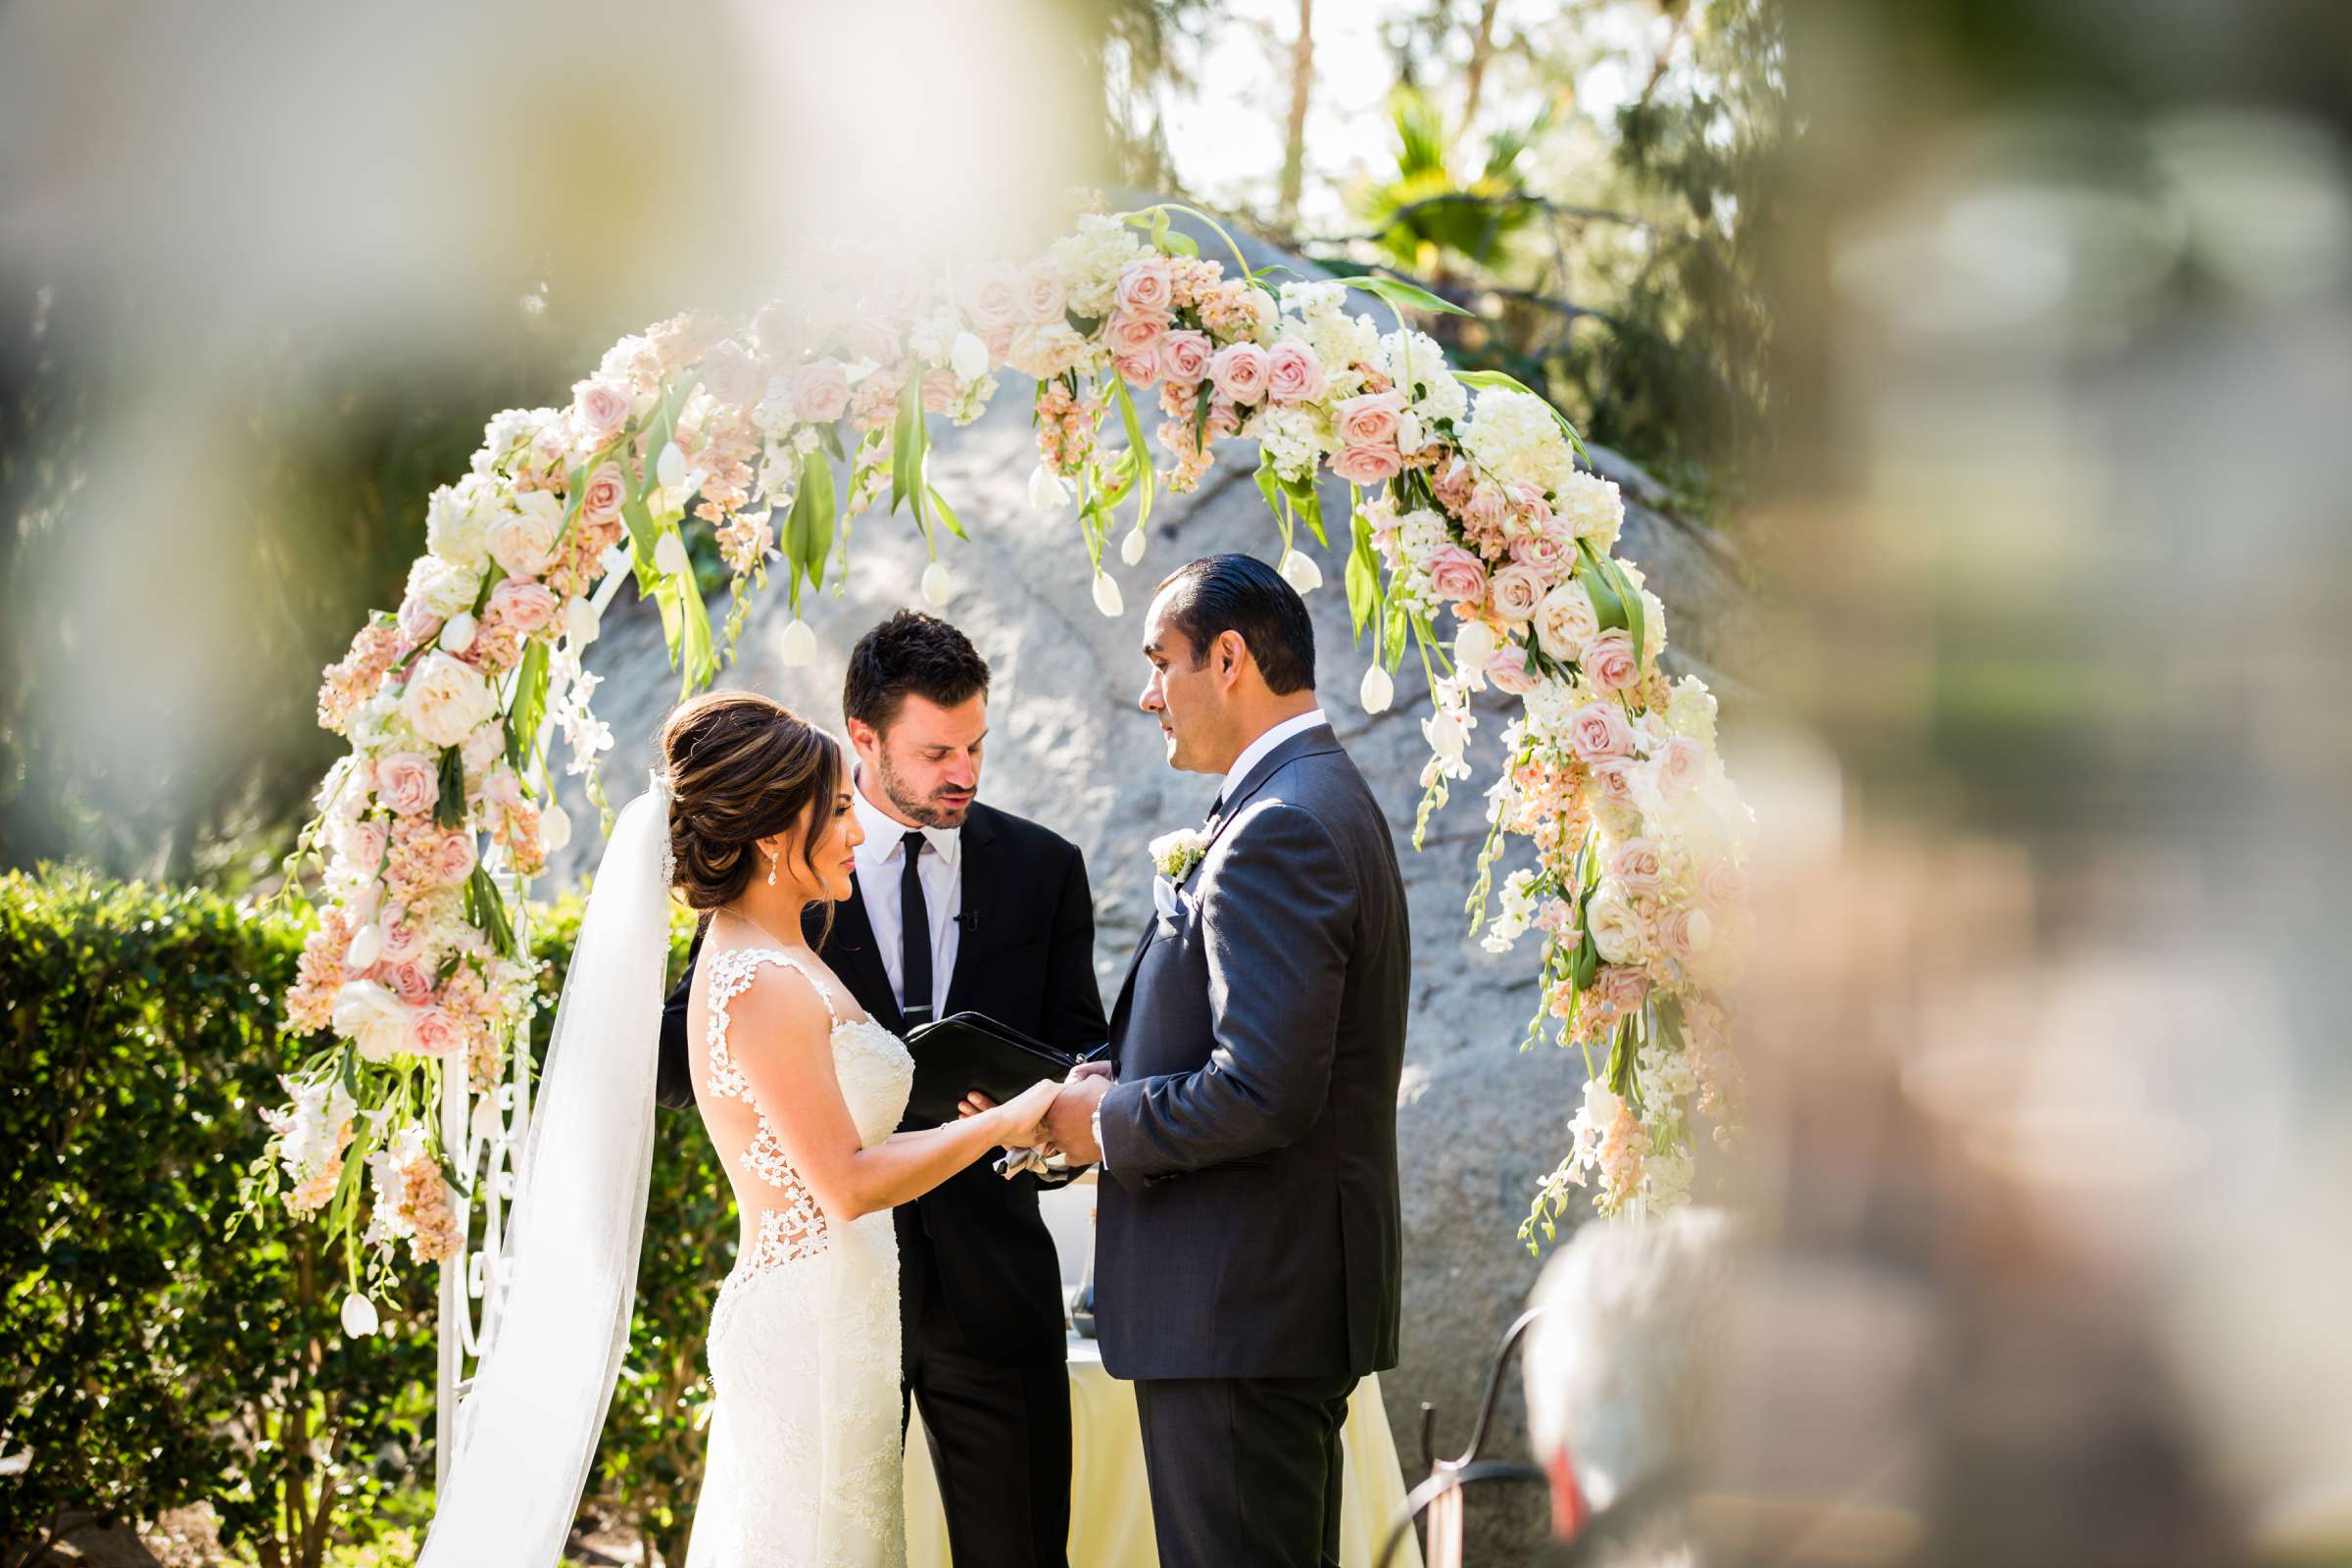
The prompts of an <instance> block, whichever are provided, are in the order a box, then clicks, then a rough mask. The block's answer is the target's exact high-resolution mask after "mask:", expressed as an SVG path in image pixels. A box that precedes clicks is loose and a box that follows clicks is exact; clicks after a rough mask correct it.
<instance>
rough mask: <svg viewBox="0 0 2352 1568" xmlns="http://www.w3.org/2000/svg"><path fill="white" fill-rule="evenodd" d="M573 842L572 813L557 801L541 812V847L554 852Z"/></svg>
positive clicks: (548, 804) (550, 803)
mask: <svg viewBox="0 0 2352 1568" xmlns="http://www.w3.org/2000/svg"><path fill="white" fill-rule="evenodd" d="M570 842H571V813H570V812H569V811H566V810H564V808H562V807H561V806H558V805H557V804H556V803H555V802H553V801H550V802H548V803H547V809H546V810H544V811H541V812H540V813H539V847H540V848H541V849H543V850H545V851H547V852H548V853H549V854H551V855H552V854H554V853H555V852H556V851H558V850H560V849H562V848H563V847H564V845H566V844H569V843H570Z"/></svg>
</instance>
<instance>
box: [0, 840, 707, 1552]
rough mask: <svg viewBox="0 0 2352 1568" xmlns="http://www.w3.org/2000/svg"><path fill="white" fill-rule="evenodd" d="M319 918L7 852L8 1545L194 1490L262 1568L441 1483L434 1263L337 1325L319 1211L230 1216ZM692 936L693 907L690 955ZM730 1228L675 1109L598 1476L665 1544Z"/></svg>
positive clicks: (3, 1292) (1, 1180)
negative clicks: (288, 1004) (359, 1316)
mask: <svg viewBox="0 0 2352 1568" xmlns="http://www.w3.org/2000/svg"><path fill="white" fill-rule="evenodd" d="M577 926H578V909H577V907H576V905H574V906H568V907H565V906H559V907H555V908H552V909H548V910H543V911H540V912H539V913H538V914H537V915H535V917H534V924H533V946H534V949H535V950H536V951H537V953H538V954H539V956H541V957H543V958H546V959H548V960H550V962H549V965H548V967H547V969H546V970H545V972H544V975H543V980H542V983H543V985H544V986H545V988H546V991H547V994H548V996H549V998H550V1000H551V1002H552V998H553V995H554V992H555V990H556V988H557V985H558V984H559V982H560V979H561V976H562V973H563V968H564V960H565V958H566V957H567V956H568V954H569V951H570V944H571V940H572V937H573V935H574V934H575V932H576V930H577ZM302 935H303V931H302V927H301V926H300V925H299V924H298V923H297V922H296V921H294V920H292V919H290V918H285V917H279V916H255V915H251V914H248V913H244V912H241V911H239V910H237V909H236V908H235V907H232V906H230V905H228V904H227V903H225V902H223V901H221V900H220V899H218V898H215V897H212V896H210V895H207V894H203V893H196V892H188V891H172V890H159V889H155V888H149V887H144V886H138V885H123V884H117V883H111V882H106V881H103V880H100V879H98V878H95V877H92V876H89V875H87V874H85V873H82V872H78V871H61V870H55V869H50V868H44V869H43V870H42V871H41V872H40V873H39V874H37V875H34V876H26V875H23V874H21V873H9V874H6V875H0V1020H4V1028H5V1038H6V1041H7V1052H8V1060H7V1070H6V1073H5V1075H4V1076H0V1150H4V1151H6V1153H5V1155H0V1201H5V1202H6V1204H7V1211H8V1215H9V1223H8V1224H7V1225H6V1227H4V1228H0V1344H5V1345H6V1346H7V1347H8V1353H7V1355H6V1356H5V1357H4V1358H0V1568H20V1565H23V1564H28V1563H33V1562H37V1561H39V1560H40V1558H41V1557H42V1556H43V1555H44V1554H45V1552H46V1550H47V1546H48V1544H49V1542H50V1540H51V1538H52V1537H53V1536H54V1534H55V1532H56V1531H57V1530H58V1529H59V1527H60V1526H61V1524H63V1523H64V1522H65V1521H66V1520H68V1519H69V1518H72V1517H74V1516H78V1515H96V1516H97V1517H98V1518H99V1519H101V1520H104V1521H111V1520H114V1519H120V1518H129V1519H146V1518H153V1517H154V1516H155V1515H157V1514H159V1513H162V1512H163V1511H165V1510H167V1509H170V1508H173V1507H178V1506H182V1505H185V1504H188V1503H191V1502H195V1501H199V1500H206V1501H210V1502H211V1503H212V1504H213V1506H214V1507H215V1509H216V1510H217V1511H218V1513H219V1515H220V1517H221V1534H222V1538H223V1540H224V1541H225V1542H227V1543H228V1544H231V1545H232V1546H234V1547H236V1548H238V1549H239V1550H240V1551H242V1552H249V1553H250V1554H251V1555H253V1556H254V1557H256V1558H258V1559H259V1560H260V1561H261V1562H263V1563H264V1564H267V1565H269V1568H296V1565H300V1568H316V1565H317V1564H318V1563H319V1562H320V1560H321V1559H322V1557H323V1555H324V1552H325V1548H326V1546H327V1545H328V1544H329V1542H330V1541H331V1540H334V1539H342V1540H346V1541H350V1540H363V1541H364V1540H367V1539H368V1538H369V1537H370V1535H371V1534H372V1532H373V1531H374V1529H375V1528H376V1526H377V1524H378V1522H379V1521H380V1520H382V1519H384V1518H386V1517H387V1516H388V1515H396V1514H398V1515H405V1514H410V1513H413V1512H414V1510H413V1509H412V1508H397V1507H392V1506H389V1505H390V1504H391V1502H392V1495H393V1494H394V1493H396V1492H400V1491H403V1490H405V1489H409V1488H414V1487H417V1486H419V1485H423V1486H429V1485H430V1482H431V1476H432V1446H431V1445H432V1441H433V1433H434V1410H433V1396H434V1382H433V1380H434V1370H435V1363H434V1340H433V1329H434V1299H435V1284H436V1278H437V1271H436V1270H432V1269H411V1270H410V1271H409V1273H410V1278H409V1279H408V1281H407V1283H406V1284H405V1286H404V1287H403V1290H404V1295H403V1297H402V1298H401V1299H400V1300H399V1301H398V1302H397V1303H394V1307H395V1309H394V1310H389V1311H387V1312H386V1313H385V1332H384V1333H383V1334H381V1335H379V1336H377V1337H376V1338H373V1339H369V1340H364V1341H353V1340H349V1339H346V1338H345V1337H344V1336H343V1335H342V1333H341V1330H340V1328H339V1327H338V1323H337V1309H338V1306H339V1303H340V1301H341V1298H342V1293H343V1288H344V1282H343V1276H342V1271H341V1268H340V1266H339V1259H337V1258H334V1257H330V1256H329V1255H328V1253H327V1251H326V1250H325V1249H324V1248H322V1247H321V1246H320V1245H319V1238H318V1237H317V1234H316V1233H315V1231H313V1230H312V1229H311V1228H309V1227H304V1226H298V1225H293V1224H290V1223H288V1221H287V1219H286V1218H285V1216H284V1215H283V1214H282V1212H273V1213H270V1214H268V1215H265V1216H263V1217H262V1218H261V1219H260V1220H259V1221H258V1222H257V1221H255V1220H254V1219H252V1218H246V1219H244V1220H242V1221H241V1222H238V1219H237V1216H238V1202H237V1185H238V1181H239V1179H240V1177H241V1176H242V1175H243V1174H244V1171H245V1169H246V1167H247V1166H248V1165H250V1164H251V1163H252V1161H253V1160H254V1158H255V1156H256V1155H257V1154H259V1152H261V1147H262V1143H263V1140H264V1138H265V1136H266V1133H265V1130H264V1128H263V1127H262V1125H261V1122H260V1120H259V1116H258V1112H259V1110H260V1109H261V1108H262V1107H263V1106H266V1105H270V1104H274V1103H278V1101H279V1100H280V1099H281V1098H282V1096H281V1093H280V1090H279V1088H278V1084H277V1075H278V1074H279V1073H280V1072H283V1071H285V1070H287V1069H288V1068H290V1067H291V1066H292V1065H293V1064H294V1063H295V1062H296V1061H298V1060H299V1059H300V1058H301V1057H302V1055H303V1054H304V1047H303V1046H302V1045H301V1044H300V1043H298V1042H296V1041H294V1040H291V1039H289V1038H287V1036H286V1035H285V1034H284V1032H283V1027H282V1019H281V1017H280V1014H279V1007H278V999H279V997H280V996H281V995H282V993H283V992H284V989H285V987H286V985H287V983H288V982H289V981H290V980H291V979H292V977H293V973H294V964H295V959H296V956H297V955H298V954H299V952H300V950H301V940H302ZM684 942H685V928H684V927H683V925H681V926H680V928H679V930H678V932H677V940H676V944H675V947H674V949H673V953H672V960H673V964H675V963H679V962H682V961H683V957H684ZM553 1011H554V1009H553V1007H552V1005H551V1006H548V1007H545V1008H542V1009H541V1013H540V1017H539V1022H538V1026H537V1028H538V1036H539V1038H538V1041H537V1042H536V1043H537V1044H539V1045H541V1046H544V1043H545V1034H546V1030H547V1028H548V1026H549V1024H550V1022H551V1021H552V1016H553ZM733 1244H734V1227H733V1223H732V1207H731V1201H730V1200H729V1198H728V1196H727V1192H726V1186H725V1181H724V1177H723V1175H722V1174H721V1172H720V1171H719V1169H718V1166H717V1164H716V1161H715V1159H714V1158H713V1157H712V1155H711V1150H710V1145H709V1141H708V1140H707V1139H705V1138H704V1137H703V1135H702V1131H701V1128H700V1127H699V1125H697V1124H696V1122H695V1120H694V1119H693V1118H692V1117H679V1116H664V1117H662V1124H661V1137H660V1140H659V1144H658V1148H657V1152H656V1156H655V1171H654V1188H653V1200H652V1203H651V1205H650V1207H649V1209H648V1213H647V1219H646V1246H645V1262H644V1266H643V1268H642V1270H641V1273H640V1277H639V1288H638V1314H637V1319H636V1323H635V1326H634V1331H633V1337H632V1344H631V1348H630V1354H629V1357H628V1361H627V1365H626V1367H625V1369H624V1370H623V1372H622V1375H621V1383H620V1387H619V1390H618V1392H617V1393H616V1394H615V1396H614V1398H613V1413H612V1416H611V1418H610V1420H609V1421H608V1423H607V1426H606V1434H605V1444H604V1447H603V1449H602V1451H601V1452H600V1454H599V1455H598V1459H597V1465H596V1469H595V1472H594V1475H593V1478H592V1481H591V1490H592V1495H593V1497H594V1499H595V1501H596V1502H597V1504H598V1507H599V1511H600V1512H602V1513H604V1514H606V1515H608V1516H619V1517H621V1518H624V1519H627V1520H630V1521H633V1522H634V1523H636V1524H637V1525H638V1526H639V1527H640V1528H641V1529H643V1530H644V1531H645V1532H646V1534H647V1535H648V1536H649V1537H650V1538H651V1539H652V1541H653V1542H654V1544H656V1545H657V1547H658V1548H660V1549H661V1550H662V1553H663V1555H664V1556H666V1557H667V1558H668V1559H669V1560H670V1561H672V1562H675V1561H677V1560H679V1558H680V1557H681V1556H682V1555H683V1551H682V1548H683V1545H684V1542H685V1534H686V1530H687V1528H688V1525H689V1523H690V1521H691V1510H692V1503H693V1497H694V1495H695V1492H696V1490H697V1487H698V1485H699V1462H700V1457H699V1456H700V1452H701V1447H702V1439H701V1434H700V1431H699V1424H700V1419H701V1415H702V1404H703V1402H704V1401H705V1400H706V1399H707V1398H708V1397H709V1389H708V1386H707V1385H706V1384H705V1382H704V1379H703V1360H702V1342H703V1331H704V1327H705V1325H706V1324H707V1323H708V1322H709V1316H710V1309H711V1301H712V1299H713V1298H714V1297H715V1296H716V1294H717V1289H718V1283H719V1280H720V1278H721V1277H722V1276H723V1275H724V1274H725V1272H726V1269H727V1267H728V1265H729V1263H730V1261H731V1259H732V1253H733Z"/></svg>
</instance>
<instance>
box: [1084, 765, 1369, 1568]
mask: <svg viewBox="0 0 2352 1568" xmlns="http://www.w3.org/2000/svg"><path fill="white" fill-rule="evenodd" d="M1207 835H1208V848H1207V852H1206V855H1205V857H1204V858H1202V859H1201V862H1200V864H1199V865H1198V866H1197V867H1196V868H1195V869H1194V870H1193V871H1192V873H1191V874H1190V875H1189V876H1188V877H1187V878H1186V879H1185V881H1184V882H1183V884H1182V885H1181V889H1180V906H1179V907H1178V908H1177V909H1176V910H1175V911H1174V912H1173V913H1172V914H1160V915H1156V916H1155V918H1154V919H1153V922H1152V924H1151V925H1150V926H1148V927H1146V929H1145V932H1144V936H1143V939H1142V941H1141V942H1140V943H1139V944H1138V946H1137V948H1136V953H1135V957H1134V960H1133V962H1132V963H1131V965H1130V966H1129V969H1128V972H1127V980H1126V984H1125V985H1124V987H1123V988H1122V989H1121V990H1120V992H1119V999H1118V1003H1117V1005H1115V1006H1114V1007H1113V1008H1112V1009H1111V1019H1110V1048H1111V1056H1112V1060H1113V1062H1114V1064H1115V1066H1116V1068H1117V1079H1118V1083H1117V1087H1115V1088H1113V1089H1112V1090H1111V1091H1110V1092H1109V1093H1108V1094H1107V1095H1106V1096H1105V1097H1104V1098H1103V1104H1102V1109H1101V1112H1100V1117H1099V1125H1100V1126H1101V1129H1102V1143H1103V1175H1102V1177H1101V1178H1100V1179H1101V1183H1102V1187H1101V1192H1100V1195H1099V1199H1098V1201H1099V1204H1100V1213H1101V1223H1100V1225H1099V1227H1098V1229H1097V1231H1096V1239H1095V1322H1096V1327H1097V1331H1098V1333H1099V1334H1100V1336H1101V1338H1102V1343H1103V1366H1104V1368H1105V1369H1107V1370H1108V1371H1109V1372H1110V1373H1111V1375H1112V1376H1114V1377H1120V1378H1129V1379H1133V1380H1134V1382H1135V1394H1136V1407H1137V1413H1138V1415H1139V1416H1140V1417H1141V1420H1142V1423H1143V1433H1144V1451H1145V1459H1146V1462H1147V1464H1148V1466H1149V1468H1150V1470H1151V1476H1152V1504H1153V1506H1152V1522H1153V1526H1154V1529H1155V1530H1156V1532H1157V1534H1158V1538H1159V1560H1160V1562H1161V1564H1162V1565H1163V1568H1225V1565H1228V1564H1242V1563H1248V1564H1250V1565H1251V1568H1274V1565H1288V1568H1315V1565H1316V1564H1317V1563H1318V1562H1324V1563H1329V1562H1333V1561H1336V1559H1337V1555H1338V1545H1339V1506H1340V1427H1341V1424H1342V1423H1343V1422H1344V1421H1345V1419H1346V1417H1347V1410H1348V1396H1349V1394H1350V1393H1352V1392H1353V1390H1354V1387H1355V1383H1356V1380H1357V1379H1359V1378H1360V1377H1362V1376H1363V1375H1364V1374H1365V1373H1367V1372H1373V1371H1378V1370H1381V1369H1384V1368H1387V1367H1393V1366H1395V1365H1396V1364H1397V1319H1398V1304H1399V1294H1400V1285H1401V1278H1402V1276H1401V1262H1400V1259H1401V1251H1402V1223H1401V1215H1400V1204H1399V1202H1398V1196H1397V1079H1398V1076H1399V1075H1400V1073H1401V1072H1402V1070H1403V1062H1404V1025H1405V1009H1406V997H1407V991H1408V989H1409V985H1410V981H1411V939H1410V934H1409V932H1408V930H1407V925H1406V914H1405V901H1404V884H1403V879H1402V878H1401V877H1400V876H1399V874H1398V871H1397V853H1396V849H1395V847H1394V845H1393V844H1392V843H1391V841H1390V836H1389V825H1388V821H1387V819H1386V818H1385V817H1383V816H1382V814H1381V811H1380V807H1379V805H1378V803H1377V802H1376V801H1375V800H1374V799H1373V797H1372V792H1371V791H1370V789H1368V788H1367V787H1366V786H1365V784H1364V780H1363V776H1362V775H1361V774H1360V773H1358V772H1357V771H1356V769H1355V764H1354V763H1352V762H1351V761H1349V760H1348V754H1347V752H1346V751H1345V750H1343V749H1342V747H1341V746H1340V743H1339V741H1338V739H1337V738H1335V737H1334V735H1333V734H1332V731H1331V728H1330V726H1328V725H1321V724H1318V725H1315V726H1313V727H1311V728H1308V729H1306V730H1303V731H1301V732H1300V733H1299V734H1296V735H1293V736H1291V737H1290V738H1289V739H1287V740H1284V741H1282V742H1281V743H1280V744H1278V745H1277V746H1275V748H1274V749H1273V750H1272V751H1271V752H1269V753H1267V754H1266V756H1265V757H1264V758H1263V759H1262V760H1259V761H1258V762H1257V763H1256V765H1254V766H1253V767H1251V768H1250V771H1249V773H1248V774H1247V775H1245V776H1244V778H1243V779H1242V780H1241V781H1240V782H1239V783H1238V784H1237V785H1236V786H1235V788H1234V794H1233V797H1232V798H1231V799H1229V800H1227V801H1225V802H1224V803H1223V806H1222V809H1220V810H1219V811H1218V812H1217V814H1216V815H1215V816H1214V817H1212V818H1211V820H1210V821H1209V823H1208V826H1207Z"/></svg>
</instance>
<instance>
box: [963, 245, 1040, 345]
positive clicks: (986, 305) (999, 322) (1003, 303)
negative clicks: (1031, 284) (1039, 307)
mask: <svg viewBox="0 0 2352 1568" xmlns="http://www.w3.org/2000/svg"><path fill="white" fill-rule="evenodd" d="M963 313H964V315H965V316H967V317H969V318H970V319H971V322H972V325H973V326H974V327H975V328H976V329H977V330H978V331H979V332H980V333H981V334H982V335H984V336H985V335H986V334H987V333H989V332H993V331H998V330H1009V329H1011V328H1013V327H1016V326H1020V325H1022V324H1023V323H1025V322H1026V321H1027V320H1028V319H1029V307H1028V302H1027V300H1026V298H1025V297H1024V295H1023V293H1022V289H1021V274H1020V273H1019V272H1017V271H1015V270H1013V267H1012V264H1010V263H1009V262H997V263H994V264H992V265H990V266H987V267H983V268H981V269H980V270H979V271H977V272H975V273H973V274H972V277H971V280H970V281H969V282H968V283H966V284H965V285H964V290H963Z"/></svg>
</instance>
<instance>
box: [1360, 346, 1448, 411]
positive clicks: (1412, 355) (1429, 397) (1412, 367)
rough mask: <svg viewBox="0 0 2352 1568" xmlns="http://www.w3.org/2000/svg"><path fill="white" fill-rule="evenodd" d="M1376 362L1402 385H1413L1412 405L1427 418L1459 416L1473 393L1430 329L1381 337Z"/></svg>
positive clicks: (1387, 374)
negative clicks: (1449, 363)
mask: <svg viewBox="0 0 2352 1568" xmlns="http://www.w3.org/2000/svg"><path fill="white" fill-rule="evenodd" d="M1373 363H1374V366H1375V368H1378V369H1379V370H1380V372H1381V373H1382V374H1383V375H1386V376H1387V377H1388V378H1389V379H1390V380H1392V381H1394V382H1396V383H1397V385H1398V386H1408V385H1409V386H1410V387H1411V389H1412V409H1413V412H1414V413H1415V414H1417V415H1419V416H1420V417H1421V418H1422V420H1423V422H1425V423H1427V422H1430V421H1434V420H1437V419H1459V418H1460V417H1462V414H1463V411H1464V410H1466V409H1467V408H1468V407H1469V406H1470V394H1469V393H1468V392H1467V391H1466V390H1464V388H1463V386H1462V383H1461V382H1459V381H1457V380H1455V379H1454V377H1453V372H1452V371H1451V370H1450V369H1448V368H1446V350H1445V348H1444V347H1443V346H1442V345H1440V344H1439V342H1438V340H1437V339H1436V338H1434V337H1431V336H1430V335H1429V334H1428V333H1427V332H1391V333H1389V334H1388V335H1387V336H1385V337H1383V338H1382V339H1381V340H1380V345H1379V348H1378V350H1377V358H1376V359H1375V360H1374V362H1373Z"/></svg>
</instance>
